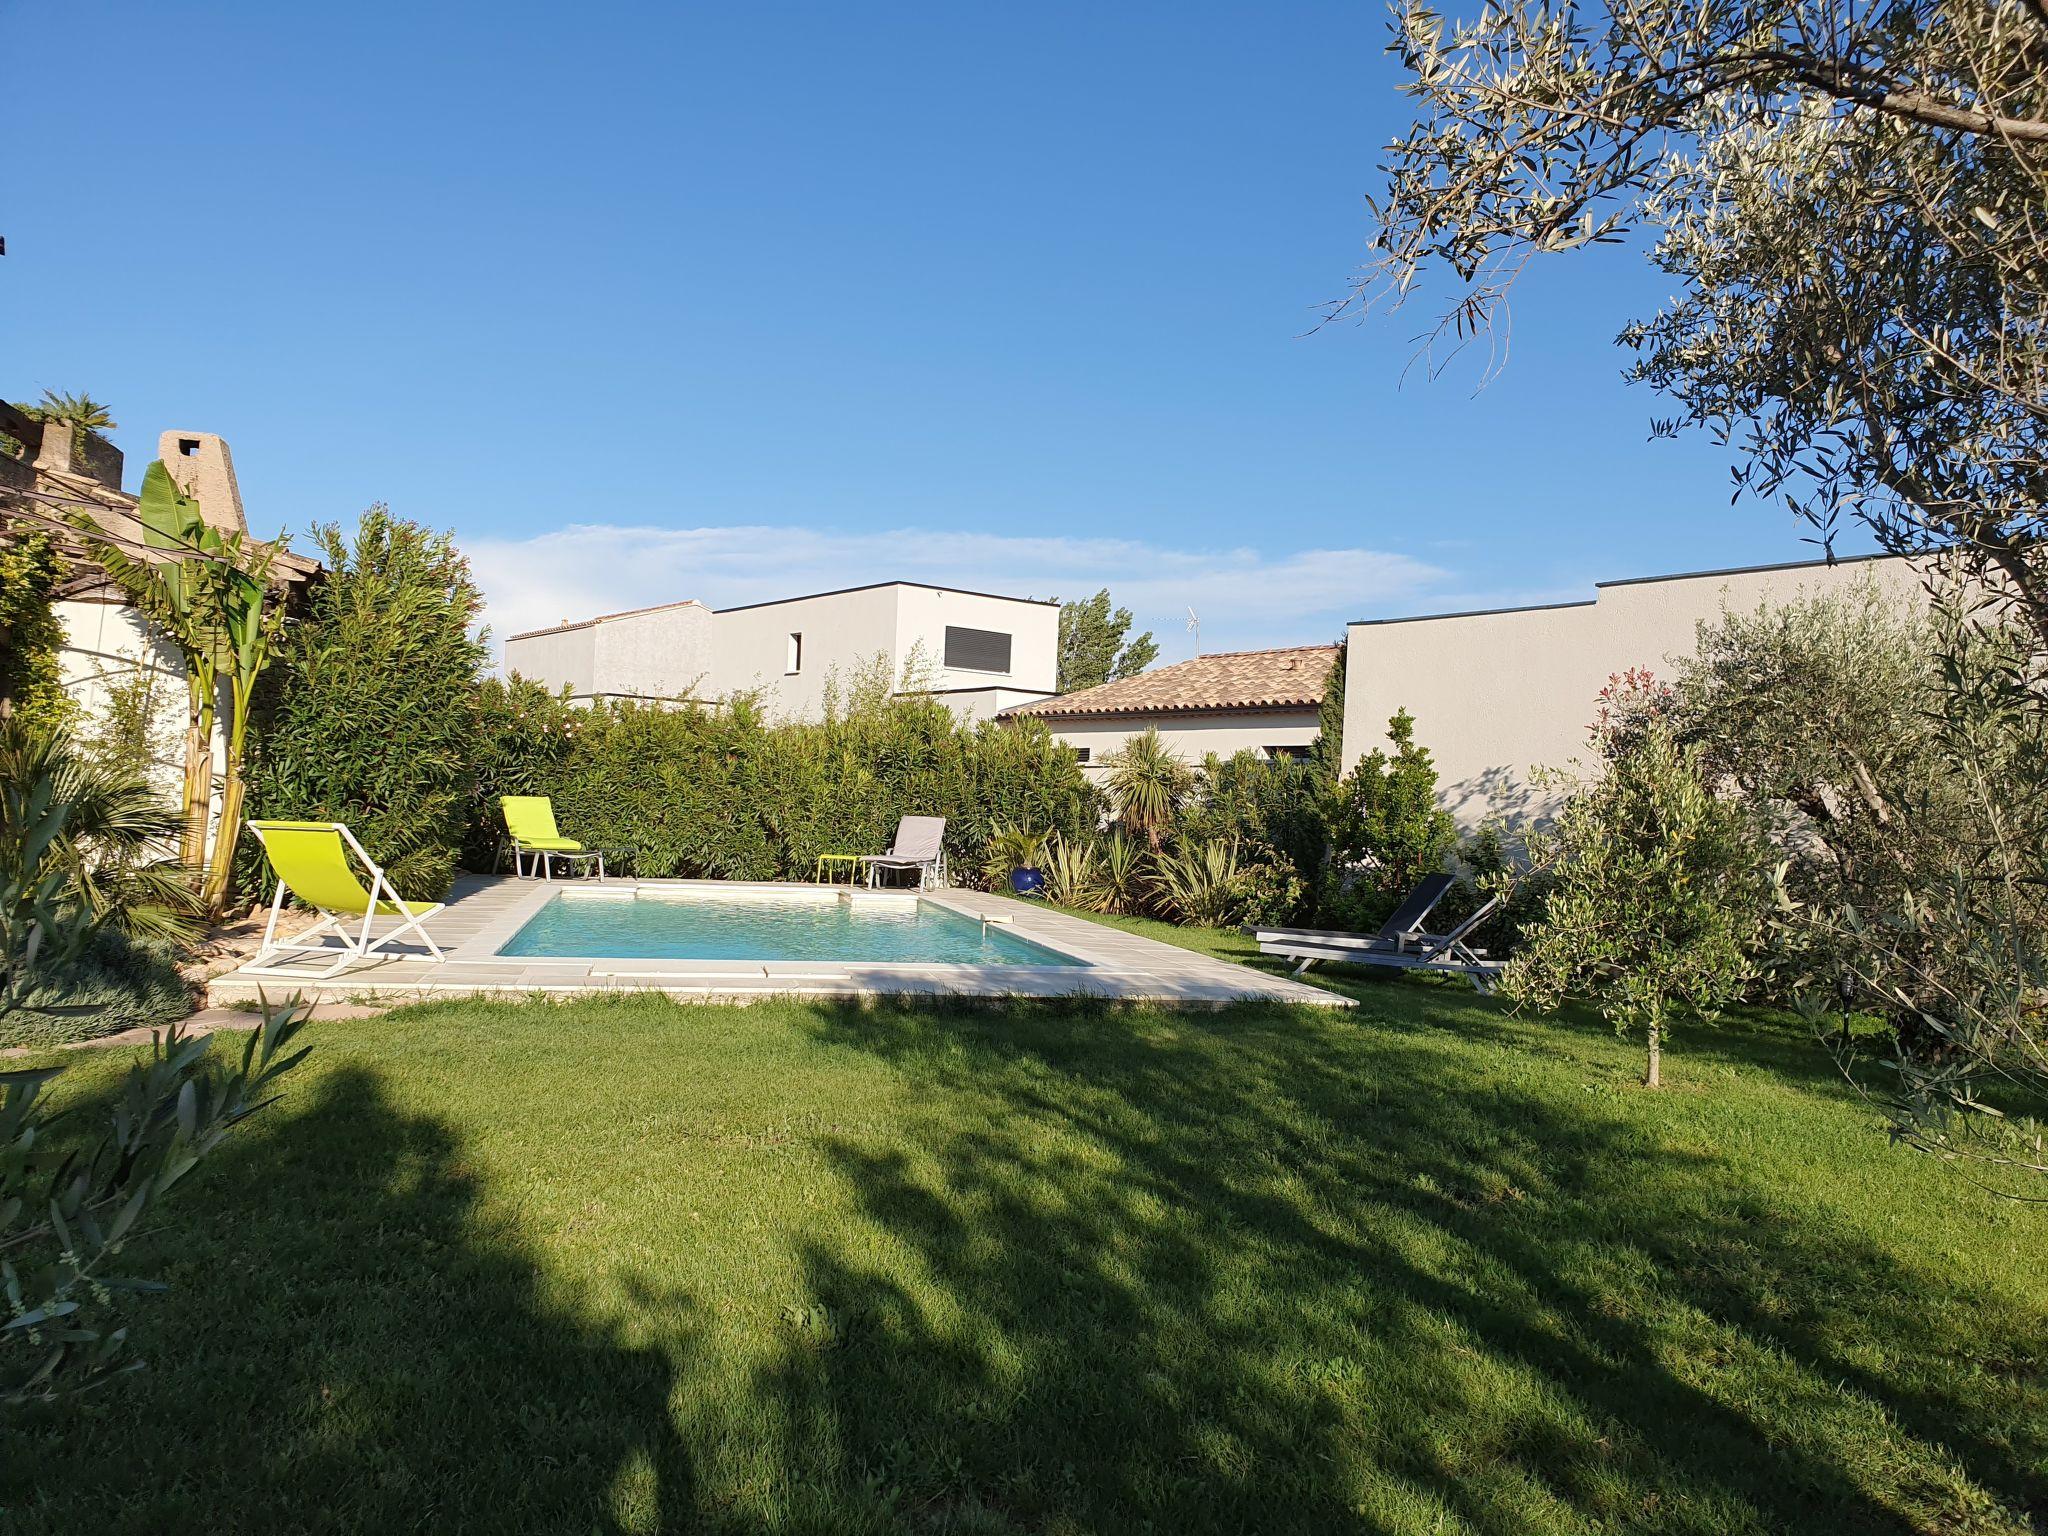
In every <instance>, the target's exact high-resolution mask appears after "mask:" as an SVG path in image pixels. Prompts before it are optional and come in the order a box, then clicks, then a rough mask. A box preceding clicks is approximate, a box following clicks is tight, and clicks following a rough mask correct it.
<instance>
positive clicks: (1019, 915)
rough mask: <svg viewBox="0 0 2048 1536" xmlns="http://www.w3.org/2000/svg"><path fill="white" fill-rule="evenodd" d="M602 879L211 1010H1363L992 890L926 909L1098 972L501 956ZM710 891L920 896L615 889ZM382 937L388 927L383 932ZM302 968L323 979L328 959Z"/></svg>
mask: <svg viewBox="0 0 2048 1536" xmlns="http://www.w3.org/2000/svg"><path fill="white" fill-rule="evenodd" d="M595 886H596V882H592V881H584V880H576V881H555V882H552V883H549V882H544V881H537V880H514V879H505V878H492V877H480V876H471V877H465V878H463V879H462V880H460V881H459V882H458V883H457V885H456V890H455V894H454V896H453V897H452V898H451V899H450V901H449V904H448V906H447V908H446V909H445V910H444V911H442V912H440V913H437V914H436V915H435V916H434V917H432V918H429V919H428V921H427V926H428V928H429V929H430V930H431V931H432V933H433V935H434V940H435V942H436V943H438V944H439V945H440V946H441V948H442V951H443V952H444V953H445V954H446V955H447V957H448V958H447V961H446V963H444V964H436V963H435V962H434V961H433V960H432V958H431V957H429V956H427V954H426V950H425V949H424V948H423V947H421V946H417V945H411V944H409V943H408V944H407V945H406V946H405V947H404V948H403V949H399V948H397V947H394V955H395V956H396V957H395V958H392V959H388V960H381V959H380V960H377V961H375V962H374V963H365V964H361V965H358V966H356V967H354V968H353V969H351V970H348V971H344V972H343V973H342V974H341V975H339V976H336V977H333V978H331V979H330V980H327V981H321V982H304V981H300V982H295V981H291V980H289V979H286V978H283V977H277V976H250V975H248V974H247V973H246V967H244V968H243V969H242V970H236V971H230V972H228V973H227V974H226V975H224V976H218V977H216V978H214V980H213V982H212V983H211V984H210V985H209V987H208V989H207V1001H208V1002H209V1003H211V1004H213V1005H215V1006H221V1005H229V1004H234V1003H241V1002H253V1001H255V1000H256V998H257V996H258V994H259V992H260V993H263V994H267V995H268V996H269V997H271V998H273V999H276V998H282V997H287V996H290V995H291V994H292V993H294V992H297V993H299V994H301V995H303V996H304V997H305V998H306V999H307V1000H308V1001H311V1002H316V1003H337V1002H369V1003H380V1004H392V1003H401V1002H418V1001H425V1000H427V999H431V998H447V997H499V998H520V997H527V996H531V995H533V994H535V993H558V994H564V995H569V994H577V993H592V992H618V991H649V992H664V993H667V994H669V995H670V996H673V997H684V998H691V999H696V1000H702V1001H707V1002H751V1001H755V1000H758V999H760V998H764V997H788V996H802V997H890V996H916V997H1076V996H1080V997H1100V998H1107V999H1114V1000H1117V1001H1120V1002H1134V1003H1135V1002H1145V1003H1172V1004H1180V1005H1186V1006H1192V1007H1221V1006H1223V1005H1224V1004H1227V1003H1235V1002H1246V1001H1256V1000H1264V1001H1270V1002H1285V1003H1308V1004H1311V1005H1314V1006H1319V1007H1325V1008H1348V1007H1351V1006H1352V1003H1351V1000H1350V999H1348V998H1345V997H1341V996H1339V995H1337V994H1336V993H1333V992H1325V991H1324V990H1323V989H1322V988H1320V987H1312V986H1309V985H1307V984H1305V983H1303V982H1299V981H1291V980H1289V979H1287V978H1286V977H1283V976H1272V975H1268V974H1266V973H1265V972H1262V971H1254V970H1251V969H1249V968H1247V967H1245V966H1242V965H1233V964H1232V963H1230V962H1229V961H1227V960H1217V959H1213V958H1211V957H1210V956H1207V955H1198V954H1195V953H1194V952H1192V951H1191V950H1185V949H1181V948H1179V947H1178V946H1176V945H1172V944H1161V943H1159V942H1158V941H1157V940H1154V939H1145V938H1139V937H1138V936H1137V935H1135V934H1129V933H1124V932H1121V931H1119V930H1117V929H1114V928H1107V927H1104V926H1103V925H1102V924H1100V923H1091V922H1089V921H1088V920H1087V919H1086V918H1079V917H1071V916H1069V915H1068V914H1066V913H1064V912H1057V911H1051V910H1048V909H1047V908H1045V907H1042V906H1039V905H1037V904H1035V903H1031V902H1022V901H1013V900H1011V899H1010V898H1008V897H1005V896H993V895H987V894H984V893H982V892H979V891H965V890H945V891H937V892H927V893H926V895H925V898H924V899H925V900H928V901H933V902H936V903H938V904H939V905H941V906H944V907H948V908H951V909H952V910H953V911H955V912H959V913H962V914H964V915H966V916H969V917H973V918H976V919H982V918H988V919H993V920H1004V921H1007V923H1008V925H1009V928H1010V931H1011V932H1012V933H1015V934H1017V935H1018V936H1019V937H1021V938H1026V939H1031V940H1033V941H1035V942H1037V943H1040V944H1044V945H1046V946H1048V947H1050V948H1052V949H1057V950H1062V951H1064V952H1065V953H1067V954H1070V955H1073V956H1076V957H1078V958H1079V959H1082V960H1085V961H1087V962H1088V966H1087V968H1086V969H1082V968H1078V967H1071V966H1010V965H1001V966H997V965H902V964H874V965H866V964H859V963H850V962H845V961H827V960H801V961H800V960H645V959H634V960H590V959H581V960H553V959H547V958H544V957H540V956H532V955H516V956H514V955H500V954H499V953H498V949H499V946H501V945H502V944H504V943H505V942H506V941H507V940H509V939H510V938H511V937H512V935H513V934H515V933H517V932H518V931H519V929H520V928H521V927H523V926H524V925H525V923H526V921H527V919H529V918H531V917H532V916H533V915H534V913H536V912H537V911H539V910H540V908H541V906H542V904H543V903H545V902H546V901H547V900H548V898H549V897H551V896H553V895H554V894H555V892H557V891H560V890H591V889H593V887H595ZM643 886H644V887H647V888H649V889H660V890H679V891H703V892H705V893H707V894H709V893H713V892H717V893H723V894H728V895H731V894H738V893H742V892H751V893H762V894H766V893H797V892H802V893H805V894H807V895H811V896H815V897H818V898H820V899H826V900H850V901H854V902H888V903H892V904H900V903H902V902H904V901H906V900H912V899H915V898H914V896H913V895H912V894H911V893H908V892H885V891H882V892H869V891H865V890H852V891H850V890H848V889H847V888H846V887H843V886H842V887H838V888H837V890H836V892H835V893H833V894H830V895H828V894H827V888H823V887H819V886H814V885H780V884H765V883H764V884H755V883H748V882H739V881H719V880H648V881H637V880H608V881H605V882H603V885H602V887H601V888H602V889H603V890H604V891H606V892H617V893H620V894H622V895H623V894H625V893H627V892H630V891H633V890H635V889H638V888H640V887H643ZM372 931H373V932H375V931H376V930H374V929H373V930H372ZM296 963H297V964H298V965H300V966H303V967H305V968H307V969H312V970H318V969H321V968H322V963H321V962H320V961H319V957H317V956H305V957H300V958H299V959H298V960H297V961H296Z"/></svg>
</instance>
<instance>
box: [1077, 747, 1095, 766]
mask: <svg viewBox="0 0 2048 1536" xmlns="http://www.w3.org/2000/svg"><path fill="white" fill-rule="evenodd" d="M1093 750H1094V749H1093V748H1092V747H1076V748H1074V761H1076V762H1078V763H1085V762H1087V761H1088V757H1089V754H1090V753H1091V752H1092V751H1093Z"/></svg>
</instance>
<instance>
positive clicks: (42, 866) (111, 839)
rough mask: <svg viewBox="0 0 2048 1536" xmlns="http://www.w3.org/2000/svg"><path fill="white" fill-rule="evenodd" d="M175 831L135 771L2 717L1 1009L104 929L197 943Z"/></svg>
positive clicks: (54, 734) (172, 819) (174, 819)
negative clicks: (170, 853) (170, 850)
mask: <svg viewBox="0 0 2048 1536" xmlns="http://www.w3.org/2000/svg"><path fill="white" fill-rule="evenodd" d="M177 831H178V818H177V816H176V815H175V814H173V813H172V811H171V810H170V809H169V808H168V807H166V806H164V805H162V804H160V803H159V802H158V801H157V800H156V798H155V797H154V796H153V795H152V794H151V792H150V790H149V786H148V785H147V784H146V783H145V782H144V781H143V780H142V779H141V778H140V777H139V776H138V775H137V774H135V773H134V772H133V771H132V770H129V769H127V768H123V767H117V766H115V765H112V764H108V763H105V762H101V761H96V760H93V759H90V758H86V757H83V756H81V755H80V754H79V753H78V752H77V751H76V750H75V748H74V747H73V745H72V742H71V740H70V738H69V737H68V736H66V735H64V734H63V733H61V732H46V731H38V730H35V729H33V728H31V727H29V726H26V725H24V724H23V723H22V722H20V721H19V720H8V721H0V1013H5V1012H6V1011H7V1010H8V1009H9V1008H10V1007H13V1006H17V1005H18V1004H19V1000H20V999H21V997H22V995H23V993H24V992H25V991H26V990H27V988H28V986H29V983H30V981H31V980H32V978H33V977H34V976H35V975H37V974H38V973H40V972H44V971H49V970H55V969H57V968H60V967H62V966H64V965H66V964H68V963H69V962H71V961H73V960H75V959H77V958H78V956H79V955H80V953H82V952H83V950H84V949H85V947H86V945H87V944H89V943H90V942H91V941H92V939H93V938H94V936H95V935H97V934H98V933H99V931H100V930H101V929H103V928H108V927H112V928H118V929H120V930H122V931H124V932H126V933H129V934H133V935H137V936H156V937H160V938H167V939H171V940H181V939H184V938H187V937H189V936H190V933H191V921H190V914H191V911H192V907H193V898H192V895H191V893H190V892H189V891H188V890H187V889H186V888H185V886H184V885H183V883H182V882H181V881H180V880H179V879H178V874H177V866H176V864H175V863H174V862H173V861H171V860H169V859H166V858H165V857H164V856H163V852H164V850H165V849H166V848H167V847H168V846H169V845H170V842H171V839H172V838H173V837H175V836H176V834H177Z"/></svg>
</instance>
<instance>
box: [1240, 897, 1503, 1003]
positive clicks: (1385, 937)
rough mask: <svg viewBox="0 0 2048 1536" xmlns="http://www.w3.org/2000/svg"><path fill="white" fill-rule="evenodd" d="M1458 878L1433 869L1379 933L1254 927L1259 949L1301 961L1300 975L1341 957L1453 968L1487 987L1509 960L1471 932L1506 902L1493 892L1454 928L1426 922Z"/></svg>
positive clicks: (1359, 961)
mask: <svg viewBox="0 0 2048 1536" xmlns="http://www.w3.org/2000/svg"><path fill="white" fill-rule="evenodd" d="M1455 884H1457V881H1456V880H1455V879H1453V878H1452V877H1451V876H1449V875H1431V876H1429V877H1428V878H1427V879H1426V880H1424V881H1422V882H1421V883H1420V884H1419V885H1417V886H1416V887H1415V889H1414V890H1412V891H1410V892H1409V893H1408V896H1407V899H1406V900H1404V901H1403V902H1402V903H1401V905H1400V906H1399V907H1397V908H1396V909H1395V910H1394V915H1393V916H1392V917H1390V918H1388V919H1387V920H1386V922H1385V923H1384V924H1382V925H1381V927H1380V931H1379V932H1378V933H1341V932H1337V931H1335V930H1333V929H1328V928H1253V929H1252V930H1251V933H1252V937H1253V938H1255V939H1257V940H1258V944H1259V953H1261V954H1265V955H1278V956H1280V957H1282V958H1283V959H1288V960H1292V961H1294V962H1295V965H1294V972H1293V974H1295V975H1296V976H1299V975H1301V974H1302V972H1304V971H1306V970H1307V969H1308V968H1309V967H1310V966H1312V965H1314V964H1315V963H1316V962H1317V961H1318V960H1335V961H1338V962H1339V963H1341V964H1345V965H1378V966H1386V967H1390V968H1393V969H1397V970H1411V971H1447V972H1451V973H1454V974H1457V975H1460V976H1469V977H1470V978H1471V979H1472V984H1473V985H1474V986H1476V987H1477V988H1479V990H1480V991H1482V992H1485V991H1489V990H1491V988H1492V986H1493V978H1494V976H1495V974H1496V973H1498V972H1499V970H1500V968H1501V967H1502V965H1504V964H1505V963H1506V962H1505V961H1501V960H1489V959H1488V958H1487V957H1486V951H1485V950H1483V949H1473V948H1472V947H1471V946H1470V945H1468V944H1466V942H1465V938H1466V936H1467V935H1468V934H1470V933H1471V932H1472V930H1473V929H1475V928H1477V927H1478V926H1479V925H1480V924H1481V923H1483V922H1485V921H1486V920H1487V919H1488V918H1489V917H1491V916H1493V914H1494V912H1495V911H1496V910H1497V909H1498V908H1499V906H1500V898H1499V897H1498V896H1495V897H1493V898H1492V899H1491V900H1489V901H1487V902H1485V903H1484V904H1482V905H1481V906H1480V908H1479V910H1478V911H1476V912H1474V913H1473V914H1472V915H1471V916H1470V917H1468V918H1466V919H1465V921H1463V922H1462V923H1460V924H1458V926H1457V927H1455V928H1453V929H1452V930H1451V931H1450V932H1449V933H1441V934H1438V933H1430V932H1428V931H1426V930H1425V929H1424V928H1423V926H1422V925H1423V923H1424V922H1425V921H1426V920H1427V919H1428V917H1429V914H1430V913H1431V911H1433V910H1434V909H1435V907H1436V905H1437V903H1438V902H1440V901H1442V900H1443V899H1444V897H1445V896H1446V895H1448V894H1449V892H1450V889H1451V887H1452V886H1453V885H1455Z"/></svg>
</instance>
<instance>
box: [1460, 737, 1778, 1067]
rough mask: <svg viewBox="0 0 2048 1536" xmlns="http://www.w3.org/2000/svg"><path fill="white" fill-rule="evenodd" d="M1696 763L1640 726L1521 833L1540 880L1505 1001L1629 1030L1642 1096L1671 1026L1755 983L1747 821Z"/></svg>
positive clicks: (1756, 844)
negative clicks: (1549, 816)
mask: <svg viewBox="0 0 2048 1536" xmlns="http://www.w3.org/2000/svg"><path fill="white" fill-rule="evenodd" d="M1697 756H1698V755H1697V752H1696V751H1693V750H1688V749H1686V748H1683V747H1681V746H1679V745H1678V743H1677V742H1676V741H1674V740H1673V739H1672V735H1671V732H1670V729H1669V728H1668V727H1667V726H1666V725H1664V724H1663V723H1662V722H1656V723H1652V724H1650V725H1649V726H1647V727H1646V728H1645V730H1644V732H1643V735H1642V739H1641V741H1640V742H1639V743H1638V744H1637V745H1636V746H1635V747H1634V748H1633V749H1632V750H1630V751H1628V752H1626V753H1624V754H1622V755H1621V756H1620V757H1617V758H1616V759H1614V761H1612V762H1611V763H1609V764H1607V765H1606V768H1605V771H1604V772H1603V773H1601V774H1600V775H1599V777H1597V778H1595V779H1593V780H1591V781H1590V782H1589V783H1586V784H1584V785H1582V786H1580V788H1579V790H1578V792H1577V793H1575V794H1573V795H1572V796H1571V797H1570V798H1569V799H1567V800H1566V802H1565V804H1564V806H1563V808H1562V809H1561V810H1560V811H1559V813H1558V815H1557V818H1556V820H1555V821H1554V822H1553V823H1552V824H1551V825H1550V826H1548V827H1547V828H1540V829H1535V830H1532V831H1531V832H1530V833H1529V853H1530V857H1531V858H1532V859H1534V860H1535V861H1536V862H1537V863H1538V864H1539V865H1543V866H1547V867H1548V869H1549V872H1550V879H1551V882H1552V883H1551V886H1550V890H1549V895H1548V900H1547V902H1546V905H1545V908H1544V914H1543V916H1542V917H1541V918H1540V919H1539V920H1538V921H1537V922H1536V923H1535V925H1534V926H1533V927H1531V928H1530V929H1529V930H1528V931H1527V932H1525V934H1524V935H1523V941H1522V946H1521V948H1520V949H1518V950H1517V951H1516V953H1515V956H1514V958H1513V959H1512V960H1510V961H1509V962H1508V964H1507V966H1506V968H1505V969H1504V970H1503V971H1502V972H1501V977H1500V990H1501V992H1502V994H1503V995H1505V996H1506V997H1508V998H1510V999H1512V1000H1513V1001H1515V1002H1517V1003H1527V1004H1532V1005H1534V1006H1537V1007H1542V1008H1555V1007H1556V1006H1558V1004H1560V1003H1562V1002H1563V1001H1564V1000H1565V999H1567V998H1571V997H1581V998H1584V999H1586V1000H1587V1001H1589V1002H1590V1003H1591V1004H1592V1005H1593V1006H1594V1007H1595V1008H1597V1009H1598V1010H1599V1011H1600V1013H1601V1014H1602V1015H1603V1016H1604V1017H1605V1018H1607V1019H1608V1020H1609V1021H1610V1022H1611V1023H1612V1024H1613V1025H1614V1027H1615V1029H1616V1030H1617V1031H1621V1032H1630V1031H1636V1030H1639V1031H1641V1033H1642V1036H1643V1040H1644V1044H1645V1046H1646V1047H1647V1050H1648V1058H1647V1063H1648V1064H1647V1067H1646V1069H1645V1072H1644V1077H1643V1080H1644V1082H1645V1083H1647V1084H1648V1085H1649V1086H1650V1087H1652V1088H1656V1087H1659V1086H1661V1085H1662V1083H1663V1047H1664V1039H1665V1036H1666V1033H1667V1032H1668V1031H1669V1029H1670V1027H1671V1025H1672V1023H1673V1022H1674V1021H1675V1020H1676V1019H1678V1018H1680V1017H1682V1016H1687V1015H1690V1016H1692V1017H1711V1016H1712V1015H1713V1014H1714V1013H1715V1012H1716V1011H1717V1010H1718V1009H1720V1008H1721V1007H1722V1006H1724V1005H1725V1004H1727V1003H1728V1002H1729V1001H1731V1000H1732V999H1733V998H1734V997H1735V996H1736V994H1737V993H1738V991H1739V990H1740V989H1741V987H1742V986H1743V984H1744V983H1745V982H1747V981H1748V980H1749V979H1750V978H1751V977H1752V976H1753V975H1754V974H1755V955H1756V953H1757V950H1758V948H1759V943H1760V939H1761V935H1762V930H1763V922H1764V915H1765V912H1766V909H1767V896H1768V892H1769V889H1770V880H1769V862H1770V861H1769V856H1768V853H1767V852H1766V849H1765V846H1764V843H1763V840H1762V838H1761V836H1760V835H1759V834H1758V830H1757V827H1756V824H1755V823H1754V821H1753V820H1752V819H1751V818H1750V817H1749V816H1748V814H1747V813H1746V809H1745V807H1743V806H1742V805H1741V804H1740V803H1739V802H1734V801H1729V800H1724V799H1720V798H1717V797H1716V796H1715V795H1714V794H1713V793H1712V792H1711V791H1710V790H1709V789H1708V788H1707V786H1706V784H1705V783H1704V781H1703V780H1702V778H1701V775H1700V772H1699V767H1698V761H1697Z"/></svg>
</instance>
